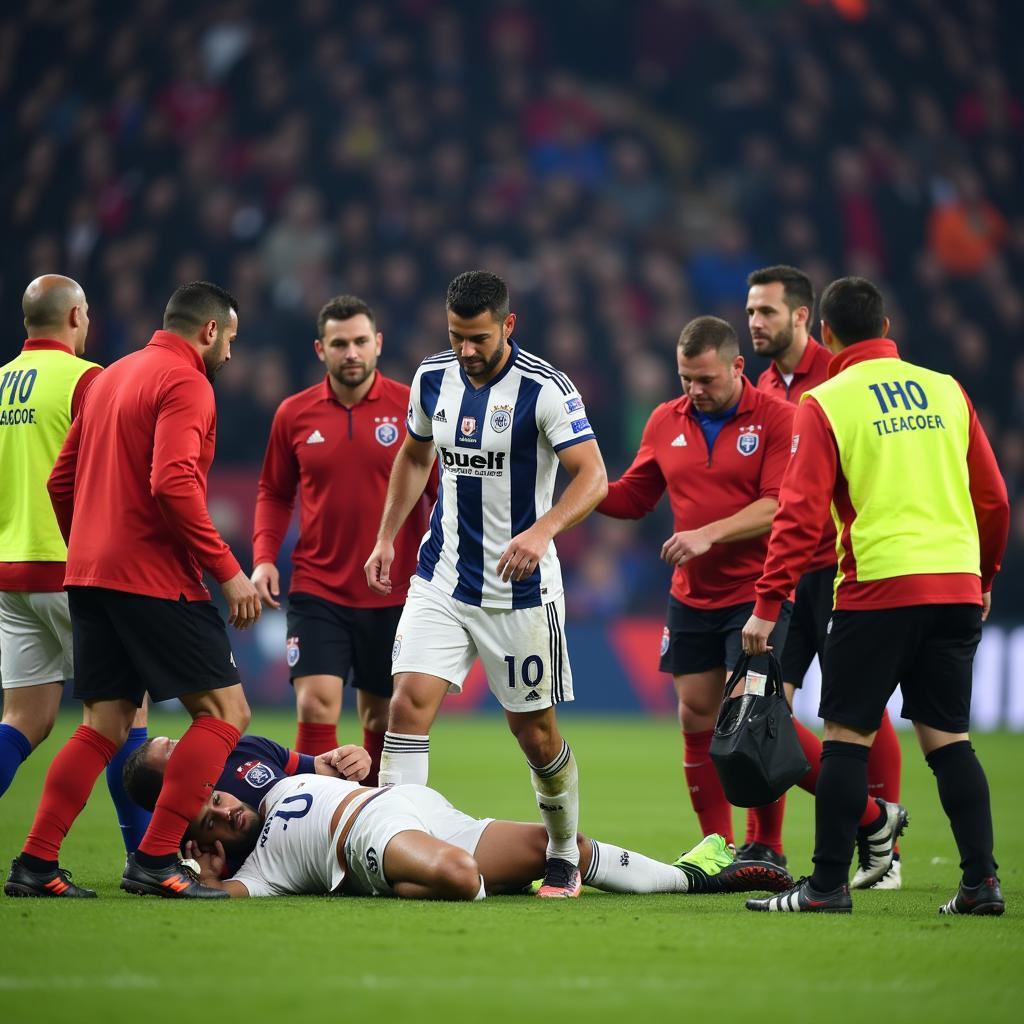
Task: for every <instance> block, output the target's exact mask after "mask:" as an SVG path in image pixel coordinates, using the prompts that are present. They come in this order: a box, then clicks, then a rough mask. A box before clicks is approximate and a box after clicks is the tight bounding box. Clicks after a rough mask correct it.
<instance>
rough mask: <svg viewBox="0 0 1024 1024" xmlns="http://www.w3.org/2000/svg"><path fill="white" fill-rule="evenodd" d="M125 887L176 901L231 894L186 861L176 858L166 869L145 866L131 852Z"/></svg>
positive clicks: (125, 875)
mask: <svg viewBox="0 0 1024 1024" xmlns="http://www.w3.org/2000/svg"><path fill="white" fill-rule="evenodd" d="M121 888H122V889H124V891H125V892H133V893H136V894H137V895H139V896H163V897H164V898H165V899H175V900H219V899H230V898H231V897H230V896H229V894H228V893H227V892H225V891H224V890H223V889H211V888H210V887H209V886H208V885H203V884H202V883H201V882H200V881H199V876H198V875H197V874H196V873H195V872H194V871H193V870H192V869H191V868H190V867H188V866H187V865H186V864H182V862H181V861H180V860H179V861H175V862H174V863H173V864H171V865H170V866H169V867H166V868H145V867H143V866H142V865H141V864H139V863H138V862H137V861H136V860H135V854H134V853H129V854H128V860H127V861H126V862H125V866H124V875H123V876H122V878H121Z"/></svg>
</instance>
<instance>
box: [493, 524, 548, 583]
mask: <svg viewBox="0 0 1024 1024" xmlns="http://www.w3.org/2000/svg"><path fill="white" fill-rule="evenodd" d="M550 546H551V534H550V533H549V532H548V531H547V530H546V529H545V528H544V527H543V526H541V525H540V523H534V524H533V526H531V527H530V528H529V529H528V530H523V532H522V533H517V534H516V535H515V536H514V537H513V538H512V539H511V540H510V541H509V542H508V547H507V548H505V550H504V551H503V552H502V555H501V558H499V559H498V570H497V572H498V575H499V576H500V577H501V579H502V581H503V582H505V583H508V581H509V580H525V579H526V577H527V576H529V575H530V573H532V572H533V570H534V569H536V568H537V566H538V565H539V564H540V560H541V559H542V558H543V557H544V555H545V554H547V550H548V548H549V547H550Z"/></svg>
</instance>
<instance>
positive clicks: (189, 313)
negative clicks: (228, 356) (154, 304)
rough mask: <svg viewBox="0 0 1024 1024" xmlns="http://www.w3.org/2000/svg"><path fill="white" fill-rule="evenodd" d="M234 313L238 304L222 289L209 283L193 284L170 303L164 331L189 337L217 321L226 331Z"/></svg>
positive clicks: (177, 294)
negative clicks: (211, 322)
mask: <svg viewBox="0 0 1024 1024" xmlns="http://www.w3.org/2000/svg"><path fill="white" fill-rule="evenodd" d="M232 310H234V312H235V313H237V312H238V300H237V299H236V298H235V297H234V296H233V295H232V294H231V293H230V292H228V291H225V290H224V289H223V288H221V286H220V285H218V284H212V283H211V282H210V281H190V282H189V283H188V284H183V285H182V286H181V287H180V288H179V289H178V290H177V291H176V292H175V293H174V294H173V295H172V296H171V297H170V299H169V300H168V302H167V308H166V309H165V310H164V330H165V331H174V332H175V333H176V334H184V335H189V334H192V333H193V332H194V331H197V330H198V329H199V328H200V327H202V326H203V324H205V323H209V321H211V320H216V321H217V324H218V326H219V327H220V329H221V330H223V329H224V327H225V325H226V324H227V322H228V320H229V319H230V318H231V311H232Z"/></svg>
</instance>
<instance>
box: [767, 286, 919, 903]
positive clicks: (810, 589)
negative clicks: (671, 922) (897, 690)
mask: <svg viewBox="0 0 1024 1024" xmlns="http://www.w3.org/2000/svg"><path fill="white" fill-rule="evenodd" d="M747 285H748V286H749V291H748V293H747V325H748V327H749V328H750V338H751V341H752V342H753V345H754V351H755V352H756V353H757V354H758V355H760V356H768V357H769V358H770V359H771V360H772V364H771V366H769V367H768V369H766V370H765V371H764V372H763V373H762V374H761V376H760V377H758V379H757V386H758V387H759V388H760V389H761V390H762V391H766V392H767V393H768V394H770V395H775V397H777V398H782V399H784V400H785V401H787V402H792V403H793V404H794V405H795V404H797V403H798V402H799V401H800V398H801V396H802V395H803V394H804V393H805V392H807V391H809V390H810V389H811V388H813V387H817V385H818V384H821V383H822V382H823V381H824V380H826V378H827V377H828V366H829V363H830V362H831V361H832V353H831V352H829V350H828V349H827V348H825V346H824V345H821V344H819V343H818V342H817V341H816V340H815V339H814V338H812V337H811V336H810V334H809V333H808V325H809V324H810V320H811V314H812V312H813V310H814V286H813V285H812V284H811V280H810V278H809V277H808V276H807V275H806V274H805V273H804V272H803V271H802V270H798V269H797V268H796V267H788V266H774V267H765V268H763V269H762V270H755V271H754V272H753V273H752V274H751V275H750V276H749V277H748V278H747ZM836 568H837V566H836V531H835V525H834V524H833V522H832V518H831V516H829V517H828V519H826V521H825V524H824V528H823V530H822V534H821V540H820V541H819V543H818V547H817V550H816V551H815V554H814V557H813V558H812V559H811V561H810V563H809V564H808V566H807V569H806V570H805V572H804V574H803V576H801V577H800V582H799V583H798V584H797V587H796V600H795V601H794V604H793V617H792V619H790V623H789V632H788V633H787V634H786V646H785V649H784V650H783V652H782V658H781V659H780V660H781V664H782V678H783V680H784V686H785V689H786V697H787V699H788V700H789V702H790V704H792V703H793V692H794V690H796V689H797V687H800V686H802V685H803V680H804V675H805V674H806V672H807V669H808V668H809V667H810V664H811V662H812V661H813V660H814V656H815V655H817V656H818V659H819V661H821V660H822V659H823V656H824V649H825V635H826V630H827V627H828V621H829V619H830V618H831V616H832V590H833V585H834V583H835V578H836ZM794 725H795V726H796V731H797V736H798V737H799V739H800V746H801V747H802V748H803V752H804V756H805V757H806V758H807V761H808V763H809V764H810V766H811V770H810V771H809V772H808V773H807V774H806V775H805V776H804V777H803V779H801V780H800V783H799V785H800V787H801V788H802V789H805V790H807V792H809V793H813V792H814V788H815V786H816V784H817V781H818V772H819V770H820V767H821V740H819V739H818V737H817V736H816V735H815V734H814V733H813V732H811V730H810V729H808V728H807V727H806V726H805V725H803V724H802V723H800V722H799V721H796V720H795V719H794ZM901 766H902V755H901V752H900V741H899V738H898V737H897V735H896V730H895V728H894V727H893V724H892V721H891V720H890V718H889V712H888V711H885V712H884V713H883V715H882V723H881V725H880V726H879V728H878V733H877V734H876V736H875V741H874V743H873V744H872V745H871V753H870V755H869V756H868V803H867V806H866V807H865V810H864V813H863V814H862V815H861V821H860V827H861V830H862V831H861V833H860V839H861V842H860V843H859V844H858V845H859V849H860V853H861V860H862V863H861V865H860V867H859V868H858V870H857V873H856V874H855V875H854V878H853V882H852V885H853V888H855V889H859V888H866V887H867V886H869V885H872V884H873V887H874V888H876V889H898V888H900V886H901V884H902V875H901V868H900V861H899V854H898V853H896V854H894V855H893V860H892V865H891V867H890V868H889V869H888V871H887V872H886V873H885V875H884V876H883V877H881V878H879V879H878V880H877V881H874V882H872V880H873V879H875V878H877V865H876V863H875V861H876V860H877V854H878V852H879V847H883V849H882V853H883V854H885V853H887V852H888V851H887V850H885V849H884V847H886V846H887V845H888V844H887V843H886V842H884V839H885V837H884V836H882V835H879V834H878V833H879V832H880V831H881V832H884V831H885V830H886V829H887V828H888V827H889V818H890V817H894V816H896V815H898V814H899V811H897V810H896V809H895V808H896V807H897V806H898V804H899V799H900V771H901ZM876 797H877V798H880V799H881V800H882V801H883V802H884V803H886V804H890V805H892V807H891V808H889V807H884V806H883V805H882V804H878V803H876V802H875V798H876ZM785 799H786V798H785V797H784V796H783V797H782V798H781V799H780V800H779V801H778V803H777V805H776V807H777V810H778V815H779V828H778V830H777V834H778V836H779V837H780V838H781V836H782V828H781V822H782V814H783V810H784V808H785ZM883 810H884V811H885V812H886V813H885V814H884V815H882V814H881V813H880V812H881V811H883ZM752 818H753V816H750V817H748V822H747V827H748V836H747V839H748V841H753V842H755V843H756V842H757V841H758V840H759V839H760V837H759V836H758V835H757V832H756V823H754V822H752ZM752 824H754V830H753V832H752V833H751V831H750V830H751V825H752ZM778 852H780V853H781V849H780V850H779V851H778Z"/></svg>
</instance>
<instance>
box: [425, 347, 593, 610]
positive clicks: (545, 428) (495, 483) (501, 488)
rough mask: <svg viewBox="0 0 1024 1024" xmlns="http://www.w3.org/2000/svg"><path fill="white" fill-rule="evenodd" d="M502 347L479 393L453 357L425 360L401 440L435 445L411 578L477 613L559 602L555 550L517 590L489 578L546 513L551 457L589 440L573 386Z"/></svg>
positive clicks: (553, 466)
mask: <svg viewBox="0 0 1024 1024" xmlns="http://www.w3.org/2000/svg"><path fill="white" fill-rule="evenodd" d="M510 345H511V349H512V353H511V355H510V356H509V359H508V362H507V363H506V364H505V366H504V368H503V369H502V371H501V373H499V374H498V376H497V377H495V378H494V379H493V380H492V381H491V382H490V383H489V384H487V385H485V386H484V387H482V388H475V387H474V386H473V385H472V383H470V380H469V378H468V377H467V376H466V375H465V373H464V372H463V370H462V367H461V366H460V365H459V362H458V359H457V358H456V357H455V353H454V352H451V351H448V352H442V353H440V354H438V355H435V356H429V357H428V358H427V359H424V360H423V362H422V363H421V364H420V367H419V369H418V370H417V371H416V376H415V377H414V378H413V383H412V394H411V396H410V404H409V421H408V428H409V433H410V434H411V435H412V436H413V437H415V438H416V439H417V440H419V441H431V440H432V441H433V442H434V447H435V448H436V449H437V459H438V465H439V468H440V474H441V476H440V479H441V486H440V488H439V489H438V495H437V504H436V505H435V506H434V511H433V513H432V515H431V517H430V528H429V530H428V531H427V533H426V535H425V537H424V538H423V542H422V544H421V545H420V551H419V561H418V563H417V566H416V574H417V575H418V576H421V577H422V578H423V579H425V580H427V581H428V582H430V583H432V584H433V585H434V586H436V587H438V588H440V589H441V590H443V591H444V592H445V593H446V594H450V595H451V596H452V597H454V598H455V600H457V601H462V602H464V603H465V604H471V605H478V606H482V607H484V608H534V607H536V606H538V605H542V604H547V603H548V602H550V601H554V600H555V599H556V598H558V597H560V596H561V593H562V572H561V568H560V566H559V564H558V555H557V553H556V551H555V545H554V544H553V543H552V544H551V545H550V547H549V548H548V550H547V552H546V553H545V555H544V557H543V558H542V559H541V562H540V565H539V566H537V567H536V568H535V569H534V571H533V572H532V573H531V574H530V576H528V577H527V578H526V579H524V580H517V581H509V582H508V583H505V582H503V581H502V580H501V578H500V577H499V576H498V574H497V572H496V569H497V565H498V560H499V559H500V558H501V555H502V552H503V551H504V550H505V548H506V547H507V546H508V543H509V541H510V540H511V539H512V537H514V536H515V535H516V534H519V533H522V532H523V530H526V529H528V528H529V527H530V526H532V525H533V524H534V523H535V522H536V521H537V519H539V518H540V517H541V516H542V515H544V513H545V512H547V511H548V510H549V509H550V508H551V501H552V496H553V493H554V488H555V475H556V473H557V471H558V456H557V453H558V452H560V451H561V450H562V449H563V448H568V447H569V446H570V445H574V444H579V443H580V442H582V441H592V440H594V432H593V430H592V429H591V426H590V422H589V421H588V420H587V413H586V409H585V408H584V407H583V399H582V398H581V397H580V395H579V392H577V390H576V388H575V386H574V385H573V383H572V381H570V380H569V378H568V377H566V376H565V374H562V373H559V372H558V371H557V370H556V369H555V368H554V367H553V366H551V364H550V363H547V362H545V361H544V360H543V359H539V358H538V357H537V356H534V355H531V354H530V353H529V352H526V351H524V350H523V349H521V348H520V347H519V346H518V345H517V344H516V343H515V342H514V341H510Z"/></svg>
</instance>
